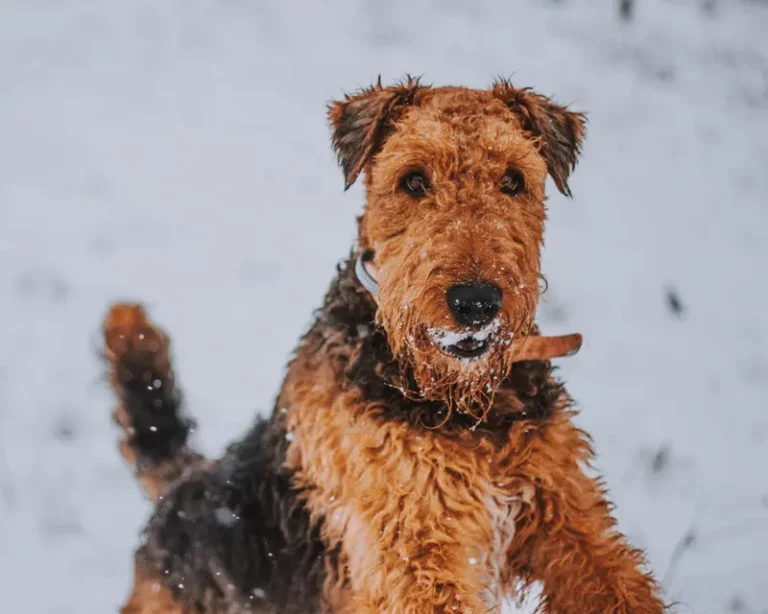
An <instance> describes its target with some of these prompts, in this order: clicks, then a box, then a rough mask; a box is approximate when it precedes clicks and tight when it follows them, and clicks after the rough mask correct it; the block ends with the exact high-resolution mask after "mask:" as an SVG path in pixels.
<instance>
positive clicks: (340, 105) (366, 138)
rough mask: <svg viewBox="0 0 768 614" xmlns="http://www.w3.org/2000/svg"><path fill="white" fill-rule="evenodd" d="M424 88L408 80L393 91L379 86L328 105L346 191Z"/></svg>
mask: <svg viewBox="0 0 768 614" xmlns="http://www.w3.org/2000/svg"><path fill="white" fill-rule="evenodd" d="M420 87H424V86H421V85H420V84H419V80H418V79H412V78H411V77H407V78H406V79H405V80H403V81H402V82H401V83H399V84H397V85H393V86H390V87H383V86H382V85H381V77H379V80H378V81H377V82H376V84H375V85H372V86H371V87H368V88H365V89H362V90H360V91H358V92H355V93H354V94H351V95H347V96H345V97H344V100H341V101H336V102H332V103H330V104H329V105H328V119H329V120H330V122H331V128H332V130H333V137H332V141H331V142H332V144H333V148H334V150H335V151H336V155H337V156H338V158H339V165H340V166H341V168H342V170H343V171H344V189H347V188H349V187H350V186H351V185H352V184H353V183H354V182H355V180H356V179H357V176H358V175H359V174H360V173H361V172H362V170H363V169H364V168H365V166H366V165H367V164H368V162H369V161H370V160H371V157H372V156H373V155H374V154H375V153H376V152H377V151H378V150H379V149H380V148H381V146H382V144H383V143H384V138H385V136H386V133H387V129H388V128H389V127H390V126H391V125H392V122H393V121H394V120H395V119H396V118H397V115H398V114H399V113H400V112H401V111H402V108H403V107H405V106H408V105H411V104H413V102H414V98H415V96H416V92H417V91H418V89H419V88H420Z"/></svg>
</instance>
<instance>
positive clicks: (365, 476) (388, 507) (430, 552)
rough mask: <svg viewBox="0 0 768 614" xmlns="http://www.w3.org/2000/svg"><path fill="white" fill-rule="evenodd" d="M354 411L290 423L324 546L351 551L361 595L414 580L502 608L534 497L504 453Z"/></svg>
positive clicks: (350, 566)
mask: <svg viewBox="0 0 768 614" xmlns="http://www.w3.org/2000/svg"><path fill="white" fill-rule="evenodd" d="M345 409H346V408H345V407H344V406H343V405H341V406H336V407H330V408H329V409H328V410H327V411H323V410H322V409H321V410H317V409H316V410H315V411H314V412H313V415H312V417H311V419H308V418H307V417H306V416H304V417H302V418H298V416H297V418H296V419H294V420H289V425H288V427H289V431H290V435H289V437H290V439H291V441H292V443H291V446H290V450H289V455H288V457H289V462H290V463H292V464H293V465H294V467H295V469H296V480H297V483H298V484H299V485H300V486H304V487H306V492H307V493H308V494H307V503H308V505H309V507H310V509H311V510H312V512H313V514H314V515H315V516H316V517H318V518H322V523H323V534H324V538H325V539H326V540H327V541H328V542H329V543H331V544H339V545H340V546H341V551H342V553H343V556H344V559H345V562H346V566H347V573H348V575H349V581H350V584H351V585H352V587H353V588H357V587H363V586H368V587H370V586H371V585H374V586H375V585H376V584H377V582H379V583H380V584H381V586H382V587H384V586H386V585H387V584H388V583H391V576H392V574H394V575H400V574H406V575H408V576H409V577H411V576H412V577H414V578H423V579H425V580H424V581H428V582H431V583H432V584H433V585H434V586H445V585H450V586H454V587H455V588H456V592H457V593H459V594H471V595H477V596H478V598H481V599H482V600H483V602H484V604H485V605H491V606H492V607H495V606H496V604H498V603H499V602H500V599H499V598H498V597H500V593H501V584H502V582H503V581H504V563H505V561H506V559H507V553H508V551H509V549H510V546H511V544H512V540H513V538H514V534H515V520H516V518H517V516H518V513H519V511H520V506H521V505H522V501H523V499H525V498H526V497H525V493H523V492H521V491H520V489H519V488H516V487H515V486H514V484H513V482H512V481H511V480H509V478H508V477H507V476H508V474H509V470H508V469H506V470H504V469H502V467H504V463H502V462H500V460H501V459H500V458H499V456H500V455H502V454H504V451H503V450H499V449H498V448H497V447H496V446H494V445H493V444H492V443H491V442H488V441H483V440H481V439H479V438H476V439H473V436H472V435H471V434H468V435H467V437H466V438H464V439H448V438H445V437H443V436H441V435H440V434H439V433H437V432H434V431H420V432H417V431H415V430H414V429H413V428H412V427H410V426H408V425H405V424H401V423H394V422H386V421H382V420H379V419H377V418H375V417H373V416H364V417H362V418H361V417H360V415H359V414H358V415H357V416H356V419H355V420H354V421H352V420H350V419H349V416H346V417H345V413H346V412H345V411H344V410H345ZM388 578H389V579H388ZM382 590H383V589H382Z"/></svg>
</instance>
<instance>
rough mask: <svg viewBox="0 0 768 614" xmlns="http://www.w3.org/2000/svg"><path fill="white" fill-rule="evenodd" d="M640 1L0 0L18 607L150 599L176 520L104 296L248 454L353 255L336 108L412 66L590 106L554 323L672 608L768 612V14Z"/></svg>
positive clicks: (2, 382)
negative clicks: (579, 338) (160, 503)
mask: <svg viewBox="0 0 768 614" xmlns="http://www.w3.org/2000/svg"><path fill="white" fill-rule="evenodd" d="M615 4H616V3H615V2H613V1H611V2H608V0H603V1H600V0H562V1H561V2H555V1H544V0H520V1H518V2H510V1H509V0H494V1H488V2H474V1H470V0H420V1H407V0H392V1H389V2H384V1H381V0H366V1H362V2H356V3H353V2H309V1H306V2H302V3H298V2H281V3H278V2H272V3H262V2H247V1H246V0H227V1H224V0H218V1H215V0H164V1H162V2H158V1H154V2H153V1H151V0H133V1H132V2H126V1H122V2H121V1H118V0H113V1H111V2H107V1H104V0H70V1H69V2H61V1H59V0H47V1H46V0H4V1H3V2H2V6H0V520H1V522H0V578H2V581H0V585H2V590H0V611H3V612H22V611H23V612H34V613H36V612H41V613H43V612H56V613H61V614H66V613H73V614H74V613H77V614H89V613H91V612H93V613H94V614H95V613H97V612H98V613H103V612H108V611H113V612H114V611H116V608H117V607H118V604H119V603H120V602H121V600H122V598H123V597H124V595H125V593H126V590H127V588H128V584H129V574H130V566H131V552H132V549H133V547H134V546H135V544H136V539H137V534H138V531H139V528H140V526H141V524H142V522H143V519H144V518H145V517H146V515H147V513H148V511H149V510H148V507H147V505H146V504H145V503H144V502H143V501H142V499H141V497H140V496H139V493H138V490H137V488H136V486H135V484H134V482H133V479H132V478H131V477H130V475H129V473H128V471H126V469H125V467H124V466H123V465H122V463H121V460H120V459H119V457H118V454H117V452H116V450H115V439H116V434H115V432H114V430H113V429H112V427H111V425H110V422H109V410H110V406H111V400H110V397H109V395H108V394H107V392H106V390H105V387H104V385H103V382H102V381H101V380H100V373H101V369H100V365H99V363H98V361H97V360H96V355H95V350H96V343H97V339H98V335H97V333H98V325H99V321H100V318H101V316H102V315H103V313H104V310H105V308H106V305H107V303H108V302H109V301H111V300H114V299H119V298H139V299H142V300H144V301H146V303H147V304H148V305H149V306H150V308H151V311H152V314H153V316H155V317H156V318H157V319H158V320H159V321H160V322H161V323H163V324H164V325H166V326H167V328H169V329H170V331H171V333H172V334H173V336H174V339H175V350H176V356H177V366H178V369H179V372H180V377H181V378H182V381H183V382H184V383H185V386H186V388H187V391H188V400H189V405H190V406H191V408H192V410H193V411H194V413H195V414H196V415H197V416H198V417H199V419H200V423H201V429H200V431H199V442H200V445H201V446H202V447H203V449H204V450H206V451H207V452H209V453H217V452H218V451H220V450H221V448H222V447H223V445H224V444H225V443H226V442H227V441H228V440H230V439H231V438H233V437H235V436H236V435H238V434H239V433H240V432H241V431H242V430H243V429H244V428H245V427H246V425H247V424H248V423H249V421H250V420H251V418H252V416H253V415H254V412H257V411H265V410H266V409H267V408H268V407H269V406H270V403H271V398H272V395H273V394H274V392H275V391H276V389H277V386H278V384H279V381H280V378H281V373H282V370H283V365H284V362H285V359H286V356H287V354H288V352H289V351H290V349H291V348H292V346H293V344H294V343H295V341H296V338H297V336H298V335H299V333H300V332H301V331H302V330H303V328H304V327H305V326H306V324H307V323H308V321H309V318H310V313H311V310H312V309H313V308H314V307H315V306H317V305H318V304H319V301H320V298H321V295H322V294H323V292H324V290H325V288H326V285H327V283H328V281H329V279H330V277H331V275H332V271H333V267H334V264H335V263H336V261H337V260H338V259H339V258H341V257H343V256H344V255H345V254H346V253H347V249H348V247H349V245H350V243H351V240H352V238H353V232H354V216H355V215H356V213H357V212H358V211H359V208H360V205H361V198H362V192H361V190H360V188H359V186H358V187H356V188H355V189H353V190H351V191H350V192H349V193H347V194H344V193H343V192H342V183H343V182H342V177H341V174H340V173H339V171H338V170H337V169H336V166H335V162H334V160H333V156H332V154H331V151H330V148H329V146H328V133H327V129H326V126H325V119H324V103H325V102H326V100H328V99H330V98H331V97H334V96H338V95H339V94H340V92H341V91H342V90H350V89H353V88H355V87H357V86H361V85H366V84H368V83H369V82H370V81H372V80H373V79H374V78H375V76H376V75H377V74H378V73H379V72H380V73H382V74H383V76H384V79H385V80H394V79H395V78H398V77H399V76H401V75H403V74H404V73H406V72H411V73H414V74H423V75H424V76H425V78H426V80H427V81H430V82H433V83H436V84H445V83H456V84H466V85H472V86H477V87H482V86H485V85H487V84H489V83H490V81H491V80H492V78H493V77H494V76H496V75H499V74H505V75H508V74H514V81H515V83H518V84H523V85H533V86H535V87H536V88H537V89H539V90H542V91H544V92H547V93H555V94H557V96H558V98H559V99H560V100H562V101H566V102H573V103H574V104H575V105H576V106H578V107H579V108H583V109H586V110H588V111H589V112H590V114H591V128H590V133H589V137H588V143H587V147H586V149H585V157H584V160H583V163H582V164H581V166H580V168H579V169H578V171H577V173H576V175H575V177H574V180H573V182H572V188H573V191H574V194H575V199H574V201H573V202H567V201H565V200H564V199H563V198H560V197H555V196H553V197H552V199H551V215H550V218H551V219H550V224H549V229H548V234H547V249H546V257H545V270H546V272H547V273H548V277H549V280H550V288H551V289H550V292H549V294H548V298H547V302H546V304H545V305H544V306H543V308H542V312H541V318H540V320H541V323H542V325H543V328H544V329H545V330H546V331H548V332H553V333H555V332H572V331H574V330H578V331H580V332H582V333H584V335H585V338H586V344H585V347H584V349H583V350H582V352H581V353H580V354H579V355H578V356H577V357H575V358H573V359H570V360H568V361H564V363H563V370H562V373H563V375H564V377H565V378H567V380H568V382H569V388H570V390H571V392H572V394H573V395H574V396H575V397H576V399H577V400H578V401H579V404H580V406H581V407H582V408H583V410H584V412H583V414H582V416H581V423H582V424H583V425H584V426H585V427H586V428H587V429H588V430H589V431H591V432H592V433H593V434H594V436H595V439H596V446H597V449H598V451H599V453H600V457H599V467H600V468H601V470H602V471H604V473H605V474H606V476H607V480H608V483H609V485H610V487H611V490H612V493H613V497H614V499H615V501H616V503H617V513H618V516H619V518H620V521H621V526H622V528H623V529H624V530H625V531H626V532H627V533H628V534H629V535H630V536H631V539H632V541H633V542H634V543H636V544H638V545H640V546H642V547H645V548H647V550H648V553H649V556H650V560H651V561H652V563H653V566H654V568H655V569H656V570H657V573H658V574H659V576H660V577H662V578H664V587H665V590H666V591H667V595H668V597H669V598H671V599H677V600H679V601H680V602H681V603H682V604H684V605H685V606H686V607H683V608H681V611H693V612H696V613H699V614H705V613H709V612H712V613H715V612H747V613H752V612H754V613H759V612H768V583H766V582H765V580H766V578H767V577H768V477H767V475H766V468H768V446H767V445H766V443H767V441H768V402H766V398H768V394H767V393H768V355H767V354H766V350H765V348H766V347H767V346H768V316H767V315H766V307H765V304H766V298H768V297H767V295H766V289H765V287H766V282H767V281H768V276H766V274H765V263H767V262H768V241H766V240H765V237H766V231H768V224H767V222H768V197H767V196H766V195H767V194H768V175H767V174H766V171H765V168H766V163H767V162H768V36H766V35H765V33H766V31H768V5H766V4H765V3H764V2H760V1H758V0H752V1H749V0H730V1H728V0H721V1H720V2H717V1H715V2H714V5H715V10H714V12H711V11H707V10H704V9H702V8H701V7H700V6H699V4H705V3H694V2H693V1H687V0H678V1H677V2H674V1H670V0H644V1H643V0H641V1H640V2H639V3H638V4H639V5H640V6H639V11H638V14H637V18H636V20H635V21H634V22H633V23H632V24H620V23H618V21H617V19H616V6H615ZM760 263H763V264H760ZM670 290H671V291H672V292H674V293H676V294H677V295H678V296H679V299H680V301H681V303H682V307H683V312H682V314H680V315H675V314H674V313H673V311H672V310H671V309H670V307H669V299H668V296H667V295H668V292H669V291H670ZM686 535H688V536H689V537H690V538H689V539H687V540H686V539H685V536H686ZM684 543H687V544H688V545H687V546H684V547H680V546H679V544H684ZM676 545H678V546H677V550H676Z"/></svg>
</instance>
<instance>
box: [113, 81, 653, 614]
mask: <svg viewBox="0 0 768 614" xmlns="http://www.w3.org/2000/svg"><path fill="white" fill-rule="evenodd" d="M329 117H330V122H331V126H332V130H333V141H332V142H333V146H334V148H335V150H336V152H337V154H338V157H339V162H340V165H341V167H342V168H343V171H344V177H345V181H346V185H347V187H349V186H350V185H351V184H352V183H353V182H354V181H355V180H356V178H357V177H358V175H359V174H360V173H361V172H363V171H365V173H364V175H365V191H366V197H367V202H366V205H365V210H364V212H363V215H362V216H361V217H360V219H359V235H358V242H357V245H356V247H355V248H354V249H353V251H352V254H351V255H350V257H349V259H348V261H347V262H346V264H345V265H344V266H341V267H340V268H339V271H338V275H337V277H336V278H335V279H334V281H333V282H332V284H331V286H330V289H329V291H328V294H327V296H326V297H325V302H324V304H323V306H322V307H321V308H320V310H319V311H318V312H317V316H316V319H315V321H314V324H313V325H312V326H311V328H310V330H309V332H308V333H306V335H305V336H304V337H303V339H302V340H301V342H300V344H299V346H298V349H297V350H296V352H295V355H294V356H293V358H292V360H291V362H290V365H289V368H288V372H287V375H286V377H285V380H284V382H283V385H282V389H281V391H280V393H279V396H278V398H277V402H276V404H275V408H274V411H273V414H272V416H271V418H269V419H268V420H258V421H257V422H256V424H255V425H254V426H253V427H252V429H251V430H250V431H249V432H248V433H247V434H246V435H245V437H243V438H242V439H241V440H240V441H238V442H237V443H234V444H233V445H232V446H231V447H230V448H229V449H228V451H227V452H226V454H225V455H224V457H223V458H221V459H220V460H216V461H209V460H206V459H204V458H203V457H202V456H201V455H199V454H197V453H196V452H194V451H193V450H192V449H191V448H190V447H189V446H188V442H187V439H188V434H189V432H190V429H191V425H192V422H191V420H190V419H188V418H186V417H185V415H184V413H183V412H182V404H181V398H180V393H179V390H178V388H177V386H176V383H175V379H174V375H173V371H172V368H171V364H170V360H169V347H168V338H167V337H166V336H165V335H164V334H163V333H162V332H161V331H160V330H159V329H158V328H156V327H155V326H154V325H152V324H151V323H150V321H149V320H148V319H147V317H146V315H145V313H144V312H143V310H142V309H141V307H139V306H138V305H129V304H122V305H116V306H114V307H113V308H112V310H111V312H110V314H109V315H108V317H107V319H106V322H105V337H106V355H107V358H108V360H109V365H110V376H111V384H112V386H113V388H114V390H115V392H116V393H117V396H118V398H119V406H118V409H117V410H116V415H115V417H116V420H117V422H118V423H119V424H120V425H121V426H122V428H123V429H124V437H123V439H122V442H121V450H122V453H123V455H124V456H125V457H126V459H127V460H128V461H129V462H130V463H131V464H133V465H134V466H135V469H136V473H137V475H138V478H139V480H140V481H141V483H142V485H143V487H144V489H145V490H146V492H147V493H148V495H149V496H150V497H151V498H152V499H153V500H155V501H156V503H157V505H156V509H155V511H154V514H153V516H152V518H151V519H150V521H149V523H148V525H147V527H146V530H145V533H144V539H143V541H142V545H141V546H140V548H139V549H138V551H137V553H136V577H135V585H134V588H133V593H132V595H131V596H130V598H129V600H128V603H127V604H126V605H125V606H124V607H123V609H122V612H124V613H125V614H129V613H144V614H147V613H153V614H180V613H184V612H215V613H220V614H223V613H225V612H275V613H277V612H280V613H293V612H295V613H299V612H300V613H302V614H306V613H311V612H333V613H336V614H341V613H347V614H352V613H354V614H374V613H375V614H379V613H381V612H388V613H391V614H424V613H429V612H434V613H446V614H447V613H451V612H466V613H468V612H474V613H476V614H477V613H485V612H499V611H500V609H501V607H502V606H501V603H502V601H503V600H504V599H506V598H514V597H515V596H520V595H521V594H524V593H525V591H526V590H527V589H528V588H529V587H530V586H531V584H533V583H534V582H538V583H539V584H540V587H541V600H542V606H541V607H542V609H543V610H544V611H547V612H557V613H561V614H565V613H570V614H590V613H595V614H597V613H600V614H603V613H606V612H611V613H626V612H632V613H635V614H637V613H651V612H662V611H664V609H665V606H664V604H663V602H662V599H661V596H660V590H659V587H658V585H657V584H656V582H655V580H654V579H653V577H652V575H651V574H650V573H649V572H648V571H647V570H645V561H644V558H643V555H642V553H641V552H640V551H638V550H636V549H634V548H632V547H631V546H630V545H629V544H628V543H627V541H626V539H625V538H624V536H623V535H622V534H621V533H619V531H618V530H617V529H616V524H615V521H614V519H613V518H612V516H611V513H610V511H611V506H610V503H609V502H608V500H607V498H606V493H605V489H604V487H603V485H602V483H601V481H600V480H599V479H595V478H594V477H590V476H588V475H587V473H585V468H587V467H588V465H589V462H590V459H591V457H592V450H591V447H590V442H589V437H588V436H587V435H586V434H585V433H584V432H582V431H581V430H579V429H578V428H576V427H575V426H574V424H573V422H572V418H573V416H574V411H573V409H572V404H571V400H570V399H569V397H568V395H567V393H566V391H565V390H564V388H563V385H562V384H561V383H560V382H559V381H558V380H557V379H556V378H555V377H554V375H553V368H552V365H551V362H550V360H551V359H552V358H555V357H558V356H563V355H565V354H567V353H568V352H569V351H574V350H577V349H578V346H579V344H580V337H579V336H578V335H569V336H565V337H543V336H541V335H540V334H539V332H538V329H537V328H536V325H535V323H534V316H535V313H536V307H537V302H538V298H539V294H540V292H541V289H542V282H543V278H542V275H541V272H540V248H541V245H542V232H543V228H544V219H545V201H546V196H545V179H546V176H547V175H549V176H550V177H551V178H552V179H553V180H554V184H555V185H556V186H557V188H558V189H559V190H560V191H561V192H563V193H564V194H566V195H569V194H570V192H569V188H568V183H567V181H568V177H569V174H570V172H571V171H572V170H573V168H574V167H575V164H576V160H577V157H578V155H579V153H580V148H581V143H582V139H583V136H584V127H585V118H584V116H583V115H582V114H580V113H576V112H573V111H571V110H569V109H568V108H566V107H564V106H559V105H557V104H555V103H553V102H552V101H551V100H550V99H549V98H547V97H545V96H542V95H540V94H537V93H535V92H533V91H531V90H529V89H518V88H515V87H513V85H512V84H511V83H509V82H508V81H506V80H499V81H497V82H496V83H494V84H493V86H492V87H491V88H490V89H488V90H473V89H467V88H461V87H431V86H426V85H422V84H421V83H419V81H418V80H415V79H411V78H408V79H406V80H405V81H403V82H401V83H399V84H396V85H394V86H390V87H384V86H382V84H381V82H380V81H379V83H377V84H376V85H374V86H372V87H370V88H368V89H363V90H361V91H358V92H357V93H355V94H354V95H351V96H347V97H345V98H344V100H341V101H339V102H335V103H332V104H331V105H330V107H329Z"/></svg>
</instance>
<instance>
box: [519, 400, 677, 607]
mask: <svg viewBox="0 0 768 614" xmlns="http://www.w3.org/2000/svg"><path fill="white" fill-rule="evenodd" d="M591 458H592V450H591V447H590V444H589V442H588V438H587V436H586V434H585V433H583V432H582V431H580V430H579V429H578V428H576V427H575V426H574V425H573V423H572V422H571V420H570V416H569V415H568V412H561V413H559V414H555V415H554V416H553V417H552V418H551V422H550V424H548V425H547V426H546V427H545V428H544V429H542V430H541V431H540V432H534V433H533V434H532V441H530V443H529V445H528V450H527V454H526V462H525V463H524V464H522V465H521V466H520V468H519V469H518V471H519V472H520V474H522V475H525V476H527V478H528V479H531V480H532V483H533V484H535V485H536V486H537V487H536V498H535V501H533V502H532V504H531V505H528V506H526V507H524V509H523V511H522V513H521V515H520V517H519V519H518V522H517V525H518V526H517V531H516V535H515V539H514V541H513V543H512V547H511V549H510V559H509V560H510V564H511V565H510V566H511V569H510V572H511V573H510V576H511V577H514V578H517V579H523V580H527V581H529V582H530V581H533V580H539V581H540V582H541V583H542V585H543V596H544V604H545V611H546V612H558V613H561V614H586V613H588V612H589V613H591V612H594V613H610V614H629V613H632V614H659V613H661V612H663V611H664V606H663V603H662V600H661V597H660V590H659V587H658V585H657V584H656V582H655V580H654V579H653V577H652V576H651V574H650V573H647V572H645V571H643V568H644V567H645V565H646V562H645V558H644V556H643V554H642V552H641V551H639V550H636V549H635V548H632V547H631V546H629V545H628V543H627V541H626V539H625V538H624V536H623V535H622V534H621V533H619V531H618V530H617V528H616V521H615V520H614V519H613V518H612V516H611V514H610V510H611V505H610V503H609V502H608V500H607V498H606V495H605V492H604V489H603V486H602V482H601V481H600V480H597V479H594V478H591V477H588V476H587V475H586V474H585V473H584V471H583V470H582V466H588V465H589V462H590V460H591Z"/></svg>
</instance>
